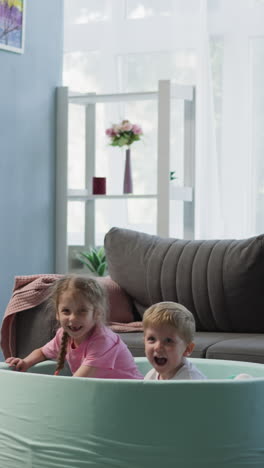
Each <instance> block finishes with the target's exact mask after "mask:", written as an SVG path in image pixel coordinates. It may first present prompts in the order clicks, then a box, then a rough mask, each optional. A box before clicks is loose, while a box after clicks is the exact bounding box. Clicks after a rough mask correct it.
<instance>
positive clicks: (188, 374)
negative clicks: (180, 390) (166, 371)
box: [144, 357, 207, 380]
mask: <svg viewBox="0 0 264 468" xmlns="http://www.w3.org/2000/svg"><path fill="white" fill-rule="evenodd" d="M204 379H207V377H206V376H205V375H204V374H203V373H202V372H200V371H199V370H198V369H197V367H195V366H194V365H193V364H192V363H191V361H189V360H188V359H187V358H185V357H184V358H183V366H182V367H181V368H180V369H179V370H178V372H176V374H175V375H174V376H173V377H171V379H169V380H204ZM144 380H159V373H158V372H157V371H156V370H155V369H154V368H153V369H151V370H150V371H149V372H148V373H147V374H146V375H145V377H144Z"/></svg>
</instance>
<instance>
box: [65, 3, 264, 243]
mask: <svg viewBox="0 0 264 468" xmlns="http://www.w3.org/2000/svg"><path fill="white" fill-rule="evenodd" d="M158 79H171V80H173V81H174V82H177V83H179V84H190V85H195V86H196V91H197V92H196V96H197V127H196V138H197V142H196V143H197V144H196V230H195V231H196V238H204V239H205V238H243V237H248V236H251V235H255V234H258V233H261V232H264V216H263V211H264V163H263V160H264V158H263V154H264V132H263V130H262V129H263V126H264V111H263V109H264V92H263V82H264V2H263V0H163V1H162V2H161V0H141V1H138V0H101V1H98V0H96V1H92V0H76V1H74V2H73V1H72V0H65V61H64V84H65V85H68V86H69V87H70V88H71V89H72V90H74V91H80V92H84V91H86V92H97V93H115V92H120V91H121V90H122V91H144V90H147V91H151V90H153V89H156V88H157V81H158ZM129 111H130V115H133V112H134V115H135V116H136V115H138V110H137V109H132V108H130V109H129ZM100 112H101V113H100ZM111 112H112V110H111V109H110V110H109V109H108V110H107V111H104V110H101V111H99V117H100V118H99V124H98V125H99V127H100V132H101V133H100V135H102V134H103V131H104V128H105V127H106V126H107V124H109V123H110V122H107V121H106V120H107V119H106V115H108V116H109V115H111ZM150 112H151V110H150V109H147V110H146V114H145V117H144V119H145V121H144V124H145V129H146V140H145V148H144V150H145V155H146V156H145V158H144V161H143V160H142V161H140V158H138V159H137V160H136V162H135V165H136V168H135V172H136V173H135V179H136V181H135V183H136V184H138V187H139V190H141V191H142V190H145V191H146V193H147V191H151V190H153V188H152V186H153V184H154V183H155V180H156V174H155V170H156V169H155V164H154V163H155V157H154V160H153V161H154V163H153V161H152V162H149V161H150V159H149V161H148V158H150V157H151V155H154V153H155V149H154V146H152V145H153V141H154V140H153V139H152V137H151V132H152V133H153V132H154V130H155V127H154V123H153V119H152V121H151V120H149V117H148V115H149V114H148V113H150ZM177 112H178V111H177V110H176V111H175V116H176V117H175V118H176V121H178V120H179V119H178V114H177ZM114 115H115V116H117V115H118V110H117V109H116V108H115V109H114V111H113V116H114ZM114 118H116V117H114ZM104 119H105V120H104ZM177 119H178V120H177ZM75 125H76V126H77V127H78V122H77V119H76V116H75ZM179 128H180V127H179ZM148 132H149V134H148ZM176 140H177V141H176V143H175V144H176V145H177V144H178V145H179V148H178V149H179V150H180V143H179V142H180V132H179V137H177V139H176ZM137 148H139V147H137ZM136 151H137V150H136ZM138 151H139V150H138ZM73 153H74V161H73V164H78V161H77V159H76V155H77V153H78V149H76V147H75V148H74V150H73ZM105 153H106V145H105V143H103V141H102V138H101V137H98V159H99V161H100V158H101V165H102V166H105V165H106V163H105V162H104V161H105V160H104V159H103V158H104V157H105ZM139 153H140V151H139ZM115 154H116V153H115ZM114 157H115V156H114V155H113V153H112V155H111V158H114ZM117 160H118V158H117ZM108 161H109V157H108ZM144 164H145V166H144ZM147 167H150V169H149V170H146V168H147ZM173 169H174V168H173ZM120 171H121V172H122V169H120ZM176 172H177V168H176ZM178 172H179V174H180V179H181V170H179V171H178ZM71 173H72V174H73V173H74V170H73V168H71ZM140 173H144V174H145V176H144V177H145V178H143V179H142V178H141V179H140ZM77 188H78V187H77ZM135 206H136V205H135ZM100 209H101V210H102V211H101V214H102V215H101V219H105V213H106V212H107V214H108V216H109V219H108V222H107V223H108V224H110V223H111V219H110V216H111V209H109V208H107V209H105V208H103V207H101V208H100ZM134 209H135V212H134V216H133V210H134ZM124 210H128V211H127V217H126V220H125V221H124V220H123V222H126V223H129V222H131V225H130V227H131V228H133V222H134V226H135V228H136V229H139V230H143V231H144V230H145V231H147V232H151V230H152V229H153V226H154V225H155V223H152V224H151V222H150V223H149V224H146V223H145V224H144V222H145V220H146V217H144V213H146V211H147V212H148V214H150V213H152V211H151V210H150V209H148V208H146V207H145V208H144V207H143V208H142V211H141V210H140V209H137V208H136V207H135V208H134V207H133V206H132V205H130V208H129V209H127V207H126V206H125V205H124V207H123V208H122V210H121V209H120V210H116V209H115V210H114V212H115V213H114V214H115V222H116V224H118V219H117V218H116V216H117V214H118V213H121V212H122V213H123V212H124ZM129 210H130V214H129ZM141 213H142V215H141ZM120 216H121V214H120ZM99 217H100V216H99ZM149 217H152V215H151V216H149ZM129 220H130V221H129ZM133 220H134V221H133ZM76 222H77V221H76V217H75V218H74V224H75V226H76ZM107 223H102V228H101V238H100V239H102V237H103V231H104V229H107V227H108V224H107ZM120 223H121V220H120ZM121 224H122V223H121ZM176 224H178V221H177V223H176Z"/></svg>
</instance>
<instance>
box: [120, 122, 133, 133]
mask: <svg viewBox="0 0 264 468" xmlns="http://www.w3.org/2000/svg"><path fill="white" fill-rule="evenodd" d="M132 127H133V125H132V124H131V123H130V122H129V121H128V120H127V121H125V120H124V121H123V123H122V126H121V128H120V130H121V131H123V132H130V130H132Z"/></svg>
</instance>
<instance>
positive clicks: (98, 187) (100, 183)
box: [93, 177, 106, 195]
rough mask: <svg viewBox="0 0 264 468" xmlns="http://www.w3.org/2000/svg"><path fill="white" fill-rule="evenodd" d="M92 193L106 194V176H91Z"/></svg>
mask: <svg viewBox="0 0 264 468" xmlns="http://www.w3.org/2000/svg"><path fill="white" fill-rule="evenodd" d="M93 194H94V195H105V194H106V177H93Z"/></svg>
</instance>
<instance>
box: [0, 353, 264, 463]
mask: <svg viewBox="0 0 264 468" xmlns="http://www.w3.org/2000/svg"><path fill="white" fill-rule="evenodd" d="M192 361H193V362H194V363H195V364H196V365H197V367H199V368H200V369H201V371H202V372H203V373H205V374H206V375H207V376H208V377H209V380H208V381H162V382H153V381H145V382H144V381H128V380H118V381H117V380H104V379H98V380H97V379H83V378H71V377H69V376H60V377H54V376H53V375H49V374H52V372H53V371H54V367H55V365H54V363H53V362H50V361H47V362H44V363H41V364H38V365H37V366H35V367H34V368H33V369H32V372H31V373H29V372H28V373H18V372H13V371H10V370H6V365H5V364H1V365H0V401H1V405H0V467H1V468H84V467H87V468H88V467H97V468H104V467H108V468H110V467H111V468H119V467H120V468H160V467H164V468H170V467H175V468H231V467H232V468H256V467H258V468H263V467H264V365H261V364H251V363H239V362H235V361H234V362H232V361H220V360H204V359H192ZM136 362H137V364H138V367H139V368H140V369H141V371H142V372H144V373H145V372H146V371H147V370H148V369H149V365H148V363H147V361H146V359H144V358H136ZM241 372H243V373H249V374H251V375H253V376H254V377H256V378H255V379H252V380H240V381H234V380H232V379H229V378H228V377H230V376H232V375H234V374H238V373H241Z"/></svg>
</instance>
